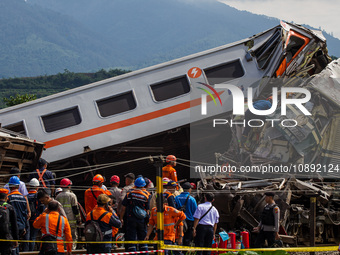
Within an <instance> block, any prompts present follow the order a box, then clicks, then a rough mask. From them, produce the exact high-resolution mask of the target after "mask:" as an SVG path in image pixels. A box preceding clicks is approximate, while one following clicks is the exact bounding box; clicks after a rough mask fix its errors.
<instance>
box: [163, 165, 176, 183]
mask: <svg viewBox="0 0 340 255" xmlns="http://www.w3.org/2000/svg"><path fill="white" fill-rule="evenodd" d="M162 172H163V178H165V177H166V178H169V179H170V180H173V181H174V182H177V181H178V180H177V173H176V170H175V168H173V167H172V166H171V165H166V166H165V167H163V168H162Z"/></svg>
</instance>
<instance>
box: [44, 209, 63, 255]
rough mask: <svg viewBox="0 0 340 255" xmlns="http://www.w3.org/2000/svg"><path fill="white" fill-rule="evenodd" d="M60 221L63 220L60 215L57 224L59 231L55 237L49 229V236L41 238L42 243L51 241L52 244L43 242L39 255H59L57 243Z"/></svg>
mask: <svg viewBox="0 0 340 255" xmlns="http://www.w3.org/2000/svg"><path fill="white" fill-rule="evenodd" d="M46 217H48V214H47V215H46ZM60 219H61V216H60V214H59V217H58V223H57V231H56V235H55V236H54V235H51V234H50V231H49V229H46V231H47V234H45V235H44V236H43V237H42V238H41V241H45V242H48V241H50V242H51V243H45V242H43V243H42V244H41V249H40V252H39V255H57V253H58V245H57V243H56V241H57V236H58V231H59V224H60Z"/></svg>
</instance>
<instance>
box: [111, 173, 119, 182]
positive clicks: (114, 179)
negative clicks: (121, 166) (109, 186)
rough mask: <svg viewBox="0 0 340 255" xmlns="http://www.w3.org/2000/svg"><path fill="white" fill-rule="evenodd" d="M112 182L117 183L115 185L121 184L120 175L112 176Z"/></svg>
mask: <svg viewBox="0 0 340 255" xmlns="http://www.w3.org/2000/svg"><path fill="white" fill-rule="evenodd" d="M110 182H115V183H117V184H119V183H120V179H119V176H118V175H112V176H111V179H110Z"/></svg>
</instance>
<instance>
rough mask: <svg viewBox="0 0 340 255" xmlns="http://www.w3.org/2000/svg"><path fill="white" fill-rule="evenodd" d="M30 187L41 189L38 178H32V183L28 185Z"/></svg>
mask: <svg viewBox="0 0 340 255" xmlns="http://www.w3.org/2000/svg"><path fill="white" fill-rule="evenodd" d="M28 185H29V186H31V187H39V185H40V184H39V181H38V180H37V178H32V179H31V180H30V182H29V183H28Z"/></svg>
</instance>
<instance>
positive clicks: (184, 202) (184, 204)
mask: <svg viewBox="0 0 340 255" xmlns="http://www.w3.org/2000/svg"><path fill="white" fill-rule="evenodd" d="M182 188H183V190H184V192H182V193H181V194H180V195H178V196H177V197H176V198H175V201H176V208H177V209H178V210H183V212H184V214H185V216H186V223H187V225H188V229H187V231H185V232H184V237H183V245H184V246H190V243H191V241H192V239H193V236H192V227H193V225H194V217H193V215H194V213H195V211H196V208H197V203H196V200H195V198H193V197H192V196H190V192H191V184H190V183H189V182H185V183H183V185H182Z"/></svg>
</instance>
